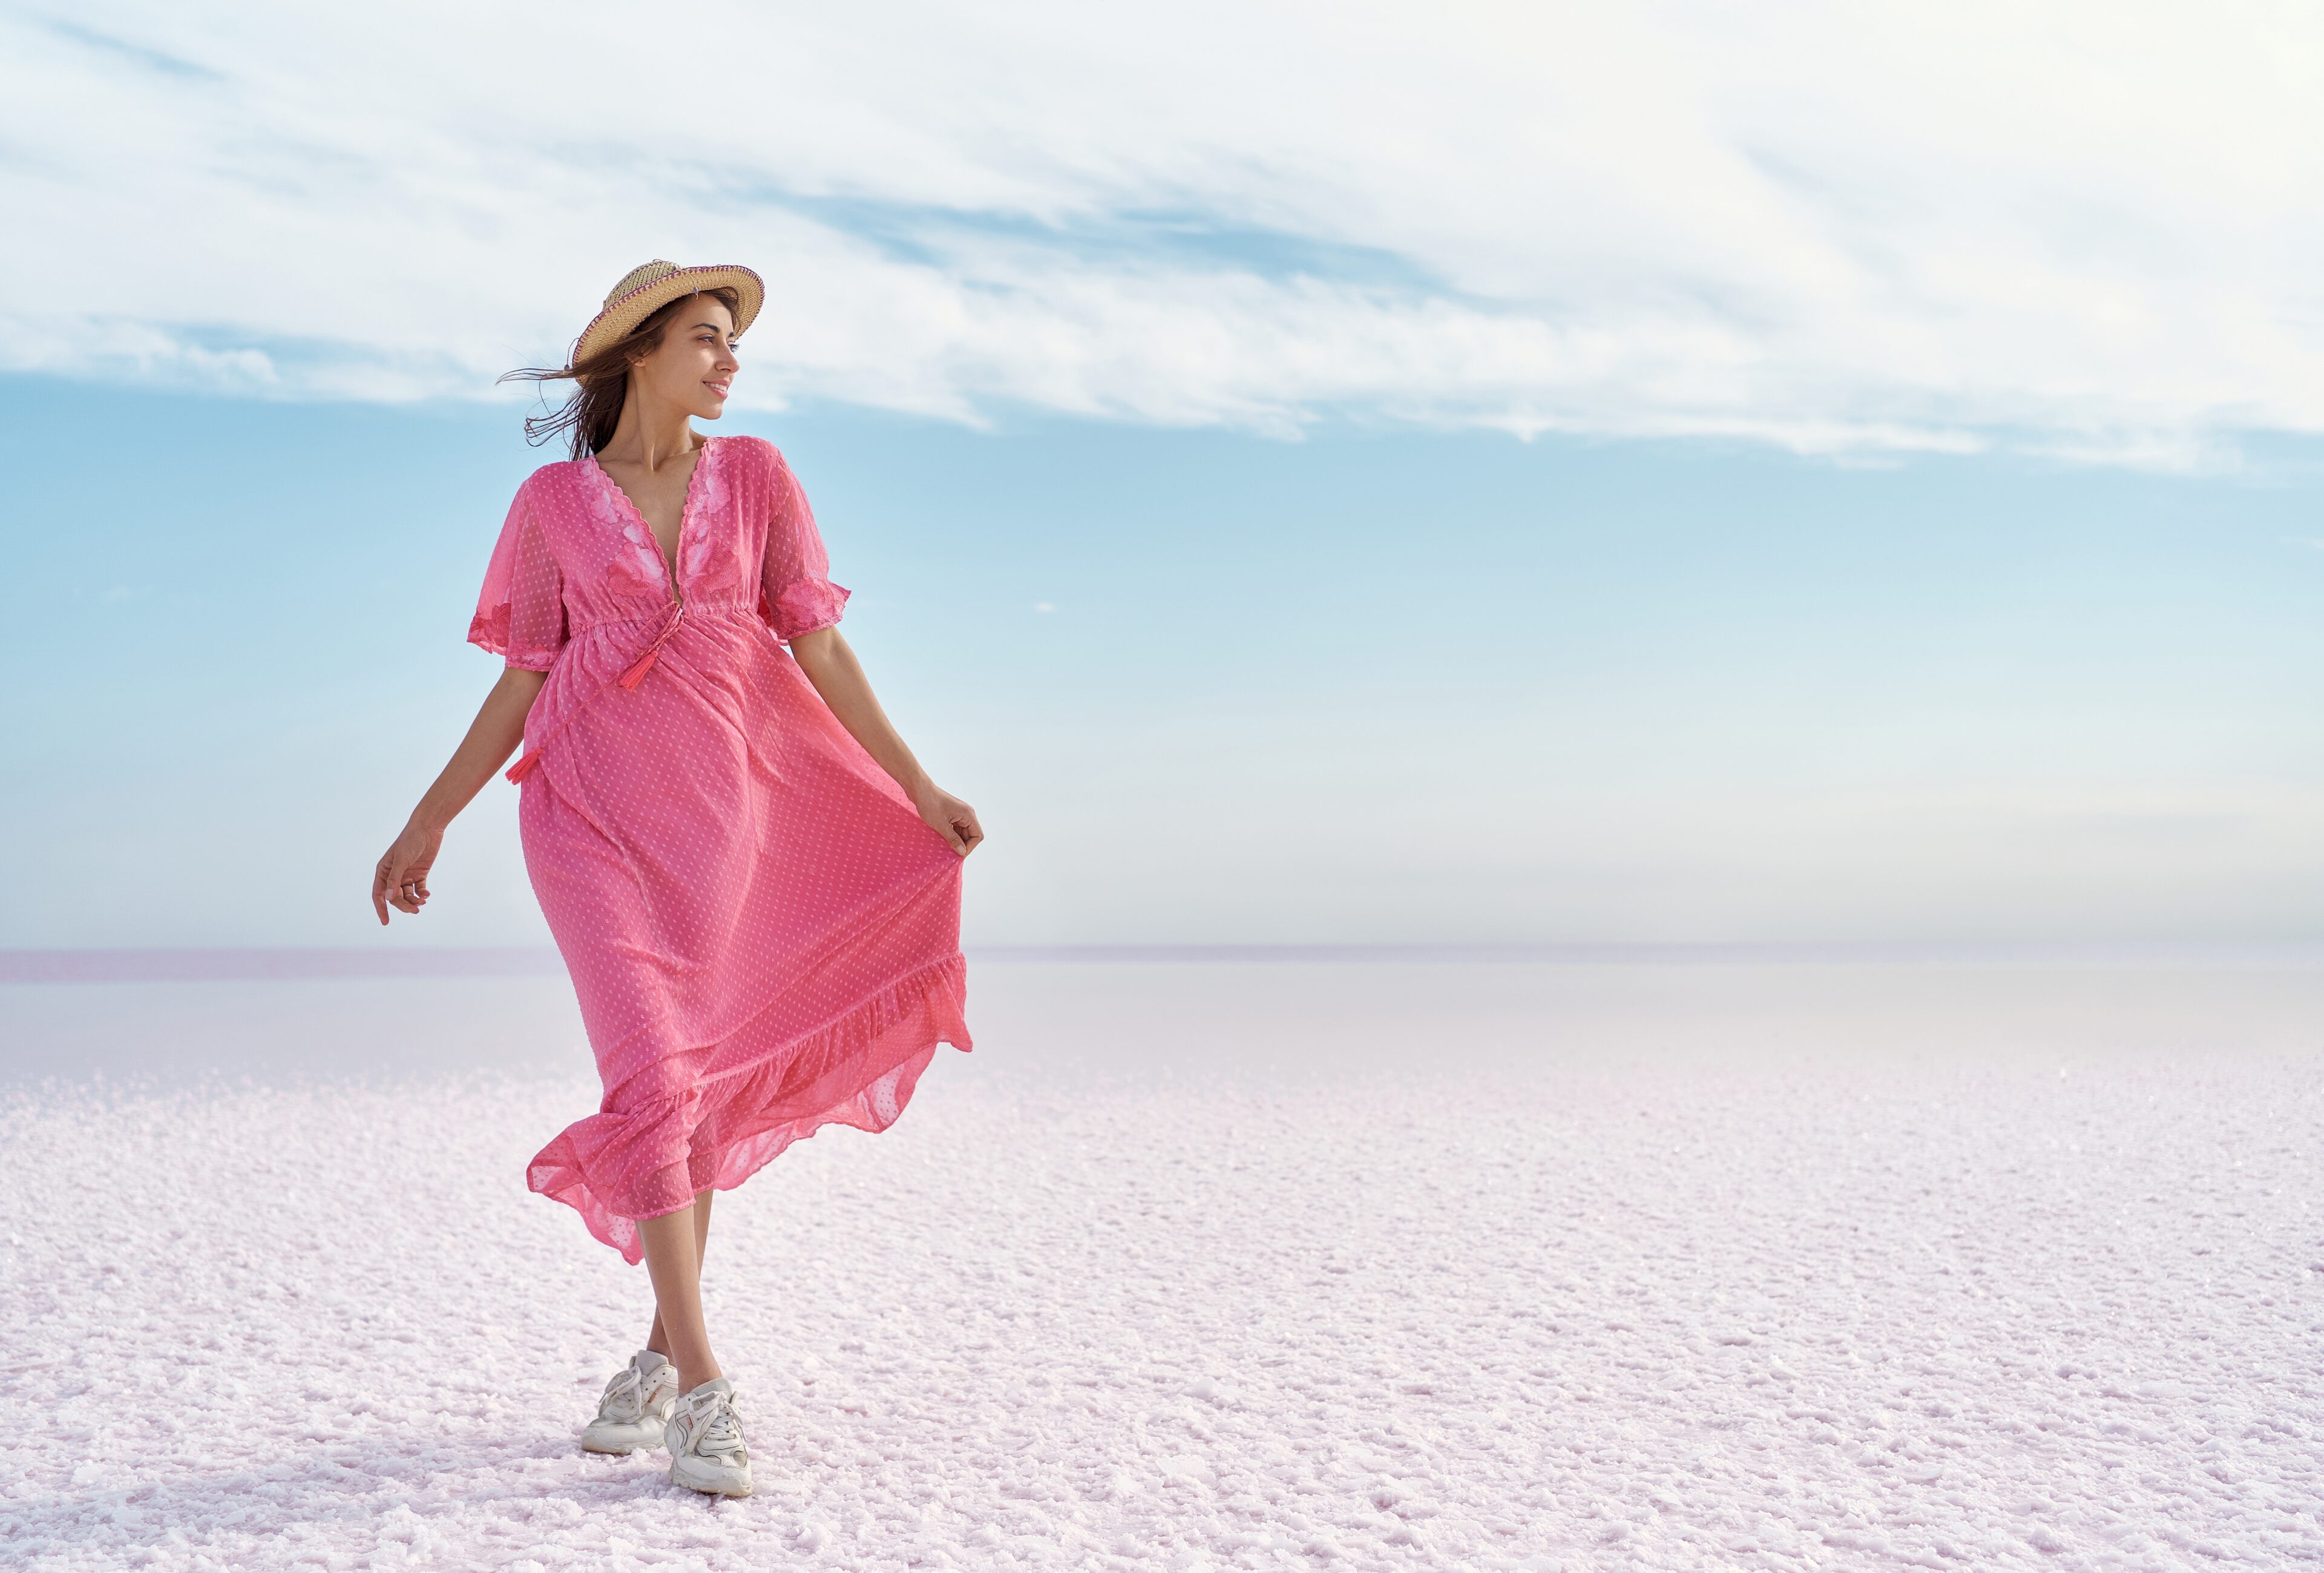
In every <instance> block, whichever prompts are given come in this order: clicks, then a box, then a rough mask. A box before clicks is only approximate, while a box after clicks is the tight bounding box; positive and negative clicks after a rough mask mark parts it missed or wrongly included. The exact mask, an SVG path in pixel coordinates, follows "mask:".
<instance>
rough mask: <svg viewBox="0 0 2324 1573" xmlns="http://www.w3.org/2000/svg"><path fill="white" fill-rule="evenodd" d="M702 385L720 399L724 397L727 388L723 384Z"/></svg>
mask: <svg viewBox="0 0 2324 1573" xmlns="http://www.w3.org/2000/svg"><path fill="white" fill-rule="evenodd" d="M702 385H703V386H704V387H705V388H708V389H709V390H710V391H711V392H712V393H715V394H717V395H718V396H719V397H720V398H722V399H723V398H724V397H725V396H726V393H727V387H726V384H724V383H705V384H702Z"/></svg>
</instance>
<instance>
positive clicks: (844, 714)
mask: <svg viewBox="0 0 2324 1573" xmlns="http://www.w3.org/2000/svg"><path fill="white" fill-rule="evenodd" d="M790 647H791V655H792V657H793V658H794V659H795V660H797V661H798V663H799V670H800V671H803V672H805V673H807V681H809V682H811V683H813V684H814V685H815V691H816V693H819V694H821V695H822V696H823V702H824V703H825V704H826V705H828V706H830V707H831V713H832V714H833V715H835V716H836V717H839V724H840V725H841V726H844V727H846V728H847V730H848V732H849V733H850V734H851V735H852V736H853V737H854V739H855V741H857V742H858V743H861V744H862V745H863V752H864V753H866V754H870V755H871V757H872V758H873V759H876V760H878V761H879V762H880V768H881V769H882V770H884V771H886V772H887V773H889V774H890V775H891V776H893V777H895V779H896V784H897V785H898V786H899V787H902V788H903V789H904V792H905V795H906V796H908V797H909V798H910V799H911V800H912V806H913V807H914V808H916V809H918V810H919V811H920V818H921V819H924V820H926V821H927V825H928V828H930V829H932V830H934V831H936V834H937V835H939V836H942V837H944V838H945V841H946V842H947V843H949V844H950V845H951V847H952V849H953V850H954V852H957V853H959V854H960V855H961V856H963V857H965V856H968V855H969V854H970V853H971V852H973V851H974V850H975V849H976V846H977V843H978V842H980V841H982V840H983V839H984V828H983V827H982V826H981V825H979V824H978V823H977V822H976V810H974V809H972V808H970V807H969V806H968V805H967V804H966V803H964V802H962V801H961V800H959V799H958V798H956V797H954V796H953V795H952V794H951V793H950V792H948V791H945V790H944V789H943V788H941V787H939V786H937V785H936V782H932V781H930V780H929V779H928V773H927V771H925V770H922V769H921V768H920V762H919V761H918V759H915V758H914V757H912V751H911V750H910V749H908V748H907V747H905V746H904V740H903V739H902V738H901V737H899V736H897V735H896V727H895V724H894V723H893V722H891V721H890V720H889V719H888V712H887V711H885V710H883V709H881V708H880V699H879V696H878V695H876V694H874V693H873V692H872V691H871V679H870V678H867V677H865V676H864V675H863V664H862V662H859V661H857V660H856V659H855V652H854V651H853V650H852V649H850V648H849V647H848V643H847V640H846V638H845V637H844V635H843V634H841V633H840V632H839V630H838V629H837V628H836V627H832V628H817V629H816V630H815V631H814V632H813V633H810V634H798V636H796V637H795V638H793V639H792V640H791V641H790Z"/></svg>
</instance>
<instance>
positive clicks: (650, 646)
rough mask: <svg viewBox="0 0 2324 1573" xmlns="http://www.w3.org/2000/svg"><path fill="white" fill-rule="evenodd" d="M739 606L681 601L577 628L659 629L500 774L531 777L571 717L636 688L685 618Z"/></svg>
mask: <svg viewBox="0 0 2324 1573" xmlns="http://www.w3.org/2000/svg"><path fill="white" fill-rule="evenodd" d="M742 605H743V603H742V602H740V601H705V602H700V603H697V602H695V601H692V600H685V601H679V602H678V603H677V604H675V605H673V606H669V607H667V608H665V609H664V610H662V611H660V612H658V613H655V614H653V615H650V616H638V617H602V618H600V619H598V620H597V621H596V622H595V623H588V624H584V625H582V626H581V627H579V628H576V629H574V630H572V631H571V632H572V633H573V634H576V635H577V634H586V633H588V632H590V630H592V629H595V628H612V627H622V626H630V625H637V624H641V623H658V624H659V625H660V626H659V628H657V629H655V630H654V635H653V637H652V638H651V639H650V640H648V641H647V642H646V646H645V649H644V650H643V651H642V652H640V654H639V656H638V658H637V659H636V660H635V661H634V662H631V663H630V665H629V667H628V668H627V669H626V670H624V671H622V674H621V675H620V676H619V677H614V678H608V679H607V680H605V681H604V682H602V683H599V684H598V685H597V686H596V687H595V689H592V690H590V692H589V693H587V694H586V695H585V696H583V697H582V698H581V699H576V700H575V701H574V702H573V705H572V708H569V709H567V711H566V712H565V714H563V715H562V716H559V717H558V718H557V725H555V726H551V727H550V728H549V730H548V731H546V732H544V733H542V734H541V735H540V739H539V742H537V743H535V744H534V745H532V746H531V747H530V748H528V749H526V750H525V751H524V756H523V757H522V758H521V759H519V760H518V761H517V762H516V763H514V764H512V765H510V766H509V767H508V769H507V770H506V771H504V772H503V774H504V775H505V776H506V777H507V778H508V780H509V781H510V782H512V783H514V782H522V781H523V780H524V778H525V777H526V776H527V775H529V774H530V773H531V772H532V767H533V766H534V765H536V764H538V763H540V751H541V750H542V749H544V748H546V747H548V746H549V739H550V738H552V737H554V736H557V735H558V733H559V732H562V731H563V730H565V727H566V726H567V723H569V722H570V721H571V720H572V719H573V717H576V716H577V715H579V714H580V713H581V710H582V707H584V706H585V705H587V704H588V703H590V701H592V700H594V699H597V698H598V697H599V696H600V695H602V694H604V691H605V690H606V689H610V688H612V687H613V686H614V685H615V684H616V683H618V684H620V685H621V686H622V688H625V689H633V688H635V687H637V686H638V684H639V682H640V681H641V680H643V679H644V677H645V675H646V673H647V672H649V671H652V670H653V664H654V662H657V661H659V660H660V659H661V647H662V646H663V645H665V644H668V643H669V641H670V636H671V635H672V634H676V633H677V632H678V626H679V625H681V624H683V623H684V622H685V621H686V620H687V618H688V617H696V618H698V617H700V616H701V615H704V614H705V613H709V612H717V611H729V612H731V611H734V610H737V609H739V608H741V607H742ZM752 610H753V615H756V611H755V608H753V609H752Z"/></svg>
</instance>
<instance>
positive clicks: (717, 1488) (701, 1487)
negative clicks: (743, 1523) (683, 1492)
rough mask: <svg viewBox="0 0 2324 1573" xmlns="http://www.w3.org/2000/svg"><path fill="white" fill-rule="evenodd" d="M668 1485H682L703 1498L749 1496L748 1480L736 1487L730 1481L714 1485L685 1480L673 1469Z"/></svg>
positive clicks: (749, 1486) (749, 1484)
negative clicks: (698, 1493)
mask: <svg viewBox="0 0 2324 1573" xmlns="http://www.w3.org/2000/svg"><path fill="white" fill-rule="evenodd" d="M669 1483H670V1484H671V1485H683V1486H684V1487H686V1489H687V1490H688V1491H698V1492H700V1493H702V1494H703V1495H705V1496H748V1495H750V1494H751V1483H750V1482H749V1481H748V1480H745V1481H743V1482H742V1483H741V1484H740V1485H736V1484H735V1483H734V1482H733V1481H731V1480H728V1481H721V1482H717V1483H715V1484H712V1483H710V1482H706V1481H705V1482H696V1481H692V1480H688V1479H686V1478H685V1477H683V1476H680V1475H679V1474H678V1471H677V1470H675V1469H672V1470H671V1471H670V1472H669Z"/></svg>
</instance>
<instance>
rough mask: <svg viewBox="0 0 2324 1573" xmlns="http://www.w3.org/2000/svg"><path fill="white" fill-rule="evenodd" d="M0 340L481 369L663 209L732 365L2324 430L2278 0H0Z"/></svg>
mask: <svg viewBox="0 0 2324 1573" xmlns="http://www.w3.org/2000/svg"><path fill="white" fill-rule="evenodd" d="M0 62H5V63H0V201H5V203H6V205H7V210H8V211H9V212H10V213H11V214H12V216H13V217H14V221H15V224H16V227H17V233H18V234H19V236H36V237H39V238H40V242H41V243H40V244H38V245H27V244H23V242H22V241H21V240H20V242H19V244H17V245H13V246H11V247H9V248H7V250H6V253H5V255H0V282H4V283H5V286H6V287H5V291H0V299H5V301H7V302H8V304H7V305H6V306H5V308H0V362H5V364H6V365H13V366H15V367H18V368H37V369H42V370H47V371H55V372H60V373H64V374H68V375H118V376H128V377H137V378H148V379H165V380H172V381H177V382H180V383H187V384H197V385H202V386H215V387H219V388H224V389H232V390H235V391H241V392H263V393H271V394H273V395H277V396H293V397H353V398H382V399H402V398H413V397H426V396H437V395H446V394H449V395H455V396H466V395H475V396H483V395H485V394H486V393H488V390H489V388H490V379H491V377H492V376H493V375H494V374H496V373H498V372H500V371H502V370H504V369H506V368H507V367H509V366H511V365H517V364H521V363H537V362H540V361H542V360H544V359H550V358H555V357H558V356H559V355H560V354H561V351H562V349H563V347H564V346H565V345H566V344H567V343H568V342H569V341H570V339H571V338H572V336H573V334H574V333H575V332H576V331H577V329H578V328H579V327H580V325H581V323H582V321H583V320H585V319H586V317H587V315H588V314H589V311H590V310H591V309H592V308H593V306H594V303H595V300H596V299H597V297H598V296H600V295H601V294H602V293H603V292H604V289H605V287H606V286H607V285H608V284H609V283H610V282H611V281H612V280H613V278H614V277H616V276H618V275H619V274H620V273H622V272H623V271H624V270H626V269H627V268H629V267H630V266H632V265H633V264H635V263H637V262H639V261H641V260H642V259H643V258H644V257H645V256H647V255H650V254H658V255H665V256H671V257H674V258H677V259H678V260H681V261H705V260H719V261H726V260H733V261H741V262H745V263H748V264H751V265H752V266H755V267H757V268H758V269H759V270H760V271H761V273H764V274H765V275H766V276H767V278H768V280H769V282H770V287H771V291H772V293H771V298H770V303H769V307H768V311H767V315H766V316H765V317H764V318H763V319H762V322H761V326H760V327H759V328H756V329H755V330H754V331H753V332H752V335H751V336H750V338H749V340H748V342H747V345H746V348H747V349H748V351H749V352H750V363H751V364H750V369H749V374H748V375H747V376H746V378H745V379H744V382H743V383H742V384H740V386H739V390H738V391H740V392H742V393H743V396H744V397H745V399H746V400H755V401H757V402H758V403H761V404H762V405H764V404H770V403H775V404H779V403H783V402H786V401H789V400H794V399H799V398H819V399H836V400H844V401H853V402H860V403H866V404H871V405H877V406H881V407H885V408H891V409H900V410H911V411H919V412H929V413H934V414H937V415H941V416H945V417H949V418H954V419H959V420H964V421H976V420H980V419H985V418H989V417H990V416H991V415H992V414H993V413H994V412H999V411H1003V410H1006V409H1009V408H1012V407H1025V406H1031V407H1036V408H1040V409H1046V410H1054V411H1065V412H1078V413H1084V414H1091V415H1097V416H1103V417H1111V418H1117V419H1121V420H1129V421H1149V422H1165V423H1179V424H1202V423H1225V424H1232V425H1237V426H1242V427H1246V428H1254V429H1259V430H1274V431H1280V432H1286V433H1288V432H1294V431H1296V430H1299V429H1300V428H1301V427H1302V426H1304V425H1305V424H1306V423H1309V422H1311V421H1315V420H1317V419H1319V418H1324V417H1328V416H1333V415H1346V416H1352V417H1354V418H1357V419H1360V420H1369V421H1394V422H1415V423H1421V424H1429V425H1455V426H1484V427H1493V428H1499V429H1504V430H1511V431H1516V432H1520V433H1531V432H1537V431H1573V432H1587V433H1602V434H1609V435H1627V434H1656V435H1667V434H1690V433H1692V434H1706V435H1719V436H1727V437H1735V438H1742V439H1748V440H1765V441H1768V442H1773V443H1778V444H1782V445H1784V446H1788V447H1791V448H1794V449H1805V450H1813V451H1823V452H1832V453H1839V454H1855V455H1866V454H1878V453H1883V452H1900V451H1913V450H1923V449H1936V450H1960V449H1976V448H1980V447H1985V446H1989V445H1992V444H1995V443H1997V442H1998V443H2006V444H2008V445H2012V446H2016V447H2022V448H2025V449H2033V450H2038V451H2043V452H2049V453H2053V454H2057V455H2060V456H2062V457H2066V458H2073V459H2079V460H2086V461H2098V462H2121V463H2132V464H2141V465H2154V466H2164V467H2185V466H2189V465H2193V464H2200V463H2205V462H2211V461H2214V460H2216V459H2217V458H2218V457H2219V456H2221V455H2222V454H2225V453H2228V452H2231V451H2232V446H2233V440H2234V438H2235V436H2236V434H2237V433H2239V432H2245V431H2258V430H2278V431H2295V432H2314V431H2318V430H2324V291H2319V287H2318V285H2317V283H2316V282H2315V273H2314V259H2315V258H2316V257H2317V256H2318V255H2319V254H2324V245H2319V242H2324V222H2319V220H2324V196H2319V193H2324V111H2319V110H2318V109H2317V108H2316V107H2315V103H2314V97H2315V96H2314V95H2313V93H2312V92H2311V91H2310V87H2311V85H2312V82H2313V81H2314V79H2315V77H2316V72H2317V69H2318V67H2319V64H2324V20H2319V19H2318V18H2315V17H2311V16H2310V15H2309V14H2306V13H2303V12H2299V11H2296V10H2291V9H2287V8H2282V7H2273V6H2260V5H2236V4H2212V5H2199V6H2198V5H2179V6H2161V7H2138V6H2128V7H2126V6H2122V5H2047V6H2041V7H2030V8H2029V7H2024V6H2017V5H2001V4H1988V3H1983V0H1969V3H1965V4H1961V5H1953V6H1950V7H1946V8H1942V9H1941V10H1939V9H1932V8H1911V9H1910V10H1909V11H1908V10H1905V9H1899V8H1892V7H1865V6H1854V5H1839V4H1831V5H1813V4H1810V5H1794V6H1786V7H1778V8H1773V9H1770V8H1748V9H1745V10H1738V9H1737V8H1733V7H1724V6H1714V5H1686V4H1674V5H1660V6H1653V7H1587V6H1578V5H1577V6H1558V5H1548V6H1545V5H1524V6H1508V7H1501V6H1487V5H1457V4H1455V5H1431V6H1418V5H1406V6H1400V7H1390V6H1382V5H1352V6H1351V5H1342V4H1335V5H1320V4H1317V5H1302V4H1272V5H1270V4H1265V3H1262V0H1241V3H1239V4H1236V5H1206V4H1190V5H1175V6H1170V7H1156V8H1149V9H1148V10H1146V11H1143V12H1137V13H1133V12H1130V11H1128V10H1125V9H1123V8H1120V7H1091V6H1083V5H1018V6H1013V7H1010V8H1007V9H1006V10H1005V12H1001V13H999V14H996V13H995V12H994V10H993V9H992V8H973V7H945V6H934V5H911V4H902V5H890V6H882V7H821V8H809V9H806V10H803V11H801V12H799V13H798V14H790V15H787V16H777V15H770V14H763V13H761V11H759V10H757V9H755V8H747V7H742V6H719V5H709V6H705V7H699V8H696V10H695V11H692V12H689V13H688V14H687V20H686V21H685V22H684V23H682V24H676V25H670V24H658V25H656V26H653V27H650V28H641V25H640V23H639V19H638V14H637V13H636V12H635V11H634V9H633V8H621V7H613V6H602V5H568V6H562V7H559V8H558V10H557V11H556V13H555V14H554V16H553V17H550V16H549V14H546V13H539V12H537V11H527V12H523V13H521V14H520V13H518V12H517V11H516V10H514V9H513V8H511V9H496V8H489V7H486V8H478V7H475V6H472V5H461V6H452V5H415V6H403V7H398V8H396V9H395V10H394V11H393V12H392V13H389V14H371V13H366V14H356V13H352V12H346V11H334V10H332V9H331V8H327V7H324V8H316V7H305V6H291V5H270V4H252V5H241V6H235V7H183V6H164V5H105V4H97V5H83V6H77V7H75V8H74V9H73V11H72V12H71V13H70V14H69V17H68V16H67V15H66V14H63V13H58V14H54V15H52V16H51V17H48V18H42V17H41V16H38V15H28V14H24V13H23V12H21V11H20V12H19V13H17V14H15V15H14V17H13V19H10V20H8V21H5V22H0Z"/></svg>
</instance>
